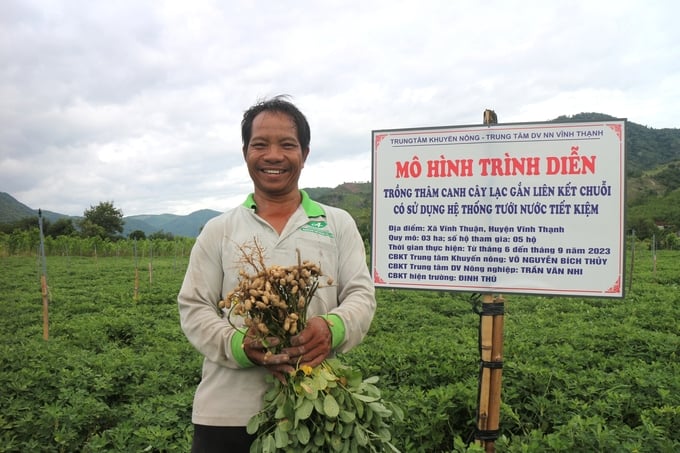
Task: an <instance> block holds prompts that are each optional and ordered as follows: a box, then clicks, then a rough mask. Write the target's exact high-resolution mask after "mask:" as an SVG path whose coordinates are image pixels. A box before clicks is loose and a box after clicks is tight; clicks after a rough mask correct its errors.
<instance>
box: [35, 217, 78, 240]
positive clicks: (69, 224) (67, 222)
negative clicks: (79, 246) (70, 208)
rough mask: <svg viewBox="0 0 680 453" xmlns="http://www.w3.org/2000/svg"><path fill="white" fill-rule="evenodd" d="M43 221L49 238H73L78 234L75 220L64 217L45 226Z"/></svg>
mask: <svg viewBox="0 0 680 453" xmlns="http://www.w3.org/2000/svg"><path fill="white" fill-rule="evenodd" d="M46 220H47V219H45V220H43V227H44V229H45V234H46V235H47V236H52V237H53V238H57V237H59V236H73V235H74V234H75V232H76V227H75V226H74V225H73V219H70V218H67V217H62V218H60V219H57V220H56V221H55V222H54V223H52V224H49V223H47V225H45V221H46Z"/></svg>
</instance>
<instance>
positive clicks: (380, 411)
mask: <svg viewBox="0 0 680 453" xmlns="http://www.w3.org/2000/svg"><path fill="white" fill-rule="evenodd" d="M368 406H369V407H370V408H371V410H372V411H373V412H375V413H376V414H377V415H380V416H381V417H389V416H390V415H392V411H391V410H389V409H387V408H386V407H385V406H384V405H383V404H382V403H378V402H372V403H368Z"/></svg>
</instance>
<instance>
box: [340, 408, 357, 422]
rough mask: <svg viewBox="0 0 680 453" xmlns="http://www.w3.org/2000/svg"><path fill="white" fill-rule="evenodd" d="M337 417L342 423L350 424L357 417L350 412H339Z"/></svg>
mask: <svg viewBox="0 0 680 453" xmlns="http://www.w3.org/2000/svg"><path fill="white" fill-rule="evenodd" d="M338 417H339V418H340V420H342V422H343V423H352V422H353V421H354V420H356V418H357V415H356V414H355V413H354V412H352V411H347V410H341V411H340V414H338Z"/></svg>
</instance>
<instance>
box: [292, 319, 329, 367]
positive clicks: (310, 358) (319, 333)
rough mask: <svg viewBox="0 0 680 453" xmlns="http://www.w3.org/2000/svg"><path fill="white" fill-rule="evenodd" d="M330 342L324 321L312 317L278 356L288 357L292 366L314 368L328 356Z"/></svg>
mask: <svg viewBox="0 0 680 453" xmlns="http://www.w3.org/2000/svg"><path fill="white" fill-rule="evenodd" d="M332 340H333V339H332V337H331V329H330V327H329V326H328V323H327V322H326V320H325V319H323V318H320V317H314V318H311V319H309V320H307V325H306V326H305V328H304V329H303V330H302V332H300V333H299V334H297V335H295V336H294V337H292V338H291V340H290V342H291V346H290V347H288V348H284V349H283V350H282V351H281V354H279V355H281V356H288V363H289V364H290V365H292V366H295V367H299V366H301V365H308V366H311V367H315V366H317V365H319V364H321V362H323V361H324V360H325V359H326V357H328V354H330V352H331V344H332Z"/></svg>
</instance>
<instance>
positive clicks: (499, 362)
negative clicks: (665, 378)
mask: <svg viewBox="0 0 680 453" xmlns="http://www.w3.org/2000/svg"><path fill="white" fill-rule="evenodd" d="M483 118H484V124H485V125H487V126H491V125H492V124H496V123H498V118H497V116H496V113H495V112H494V111H493V110H489V109H487V110H485V111H484V117H483ZM504 303H505V300H504V299H503V296H501V295H493V294H484V295H483V296H482V309H481V312H480V313H479V314H480V321H479V322H480V325H479V353H480V373H479V399H478V409H477V432H476V439H477V441H478V442H479V444H480V445H481V446H482V447H483V448H484V450H485V451H486V452H487V453H493V452H495V448H496V447H495V441H496V439H498V436H499V434H500V408H501V378H502V373H503V324H504V319H503V315H504V313H505V308H504V307H505V305H504Z"/></svg>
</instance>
